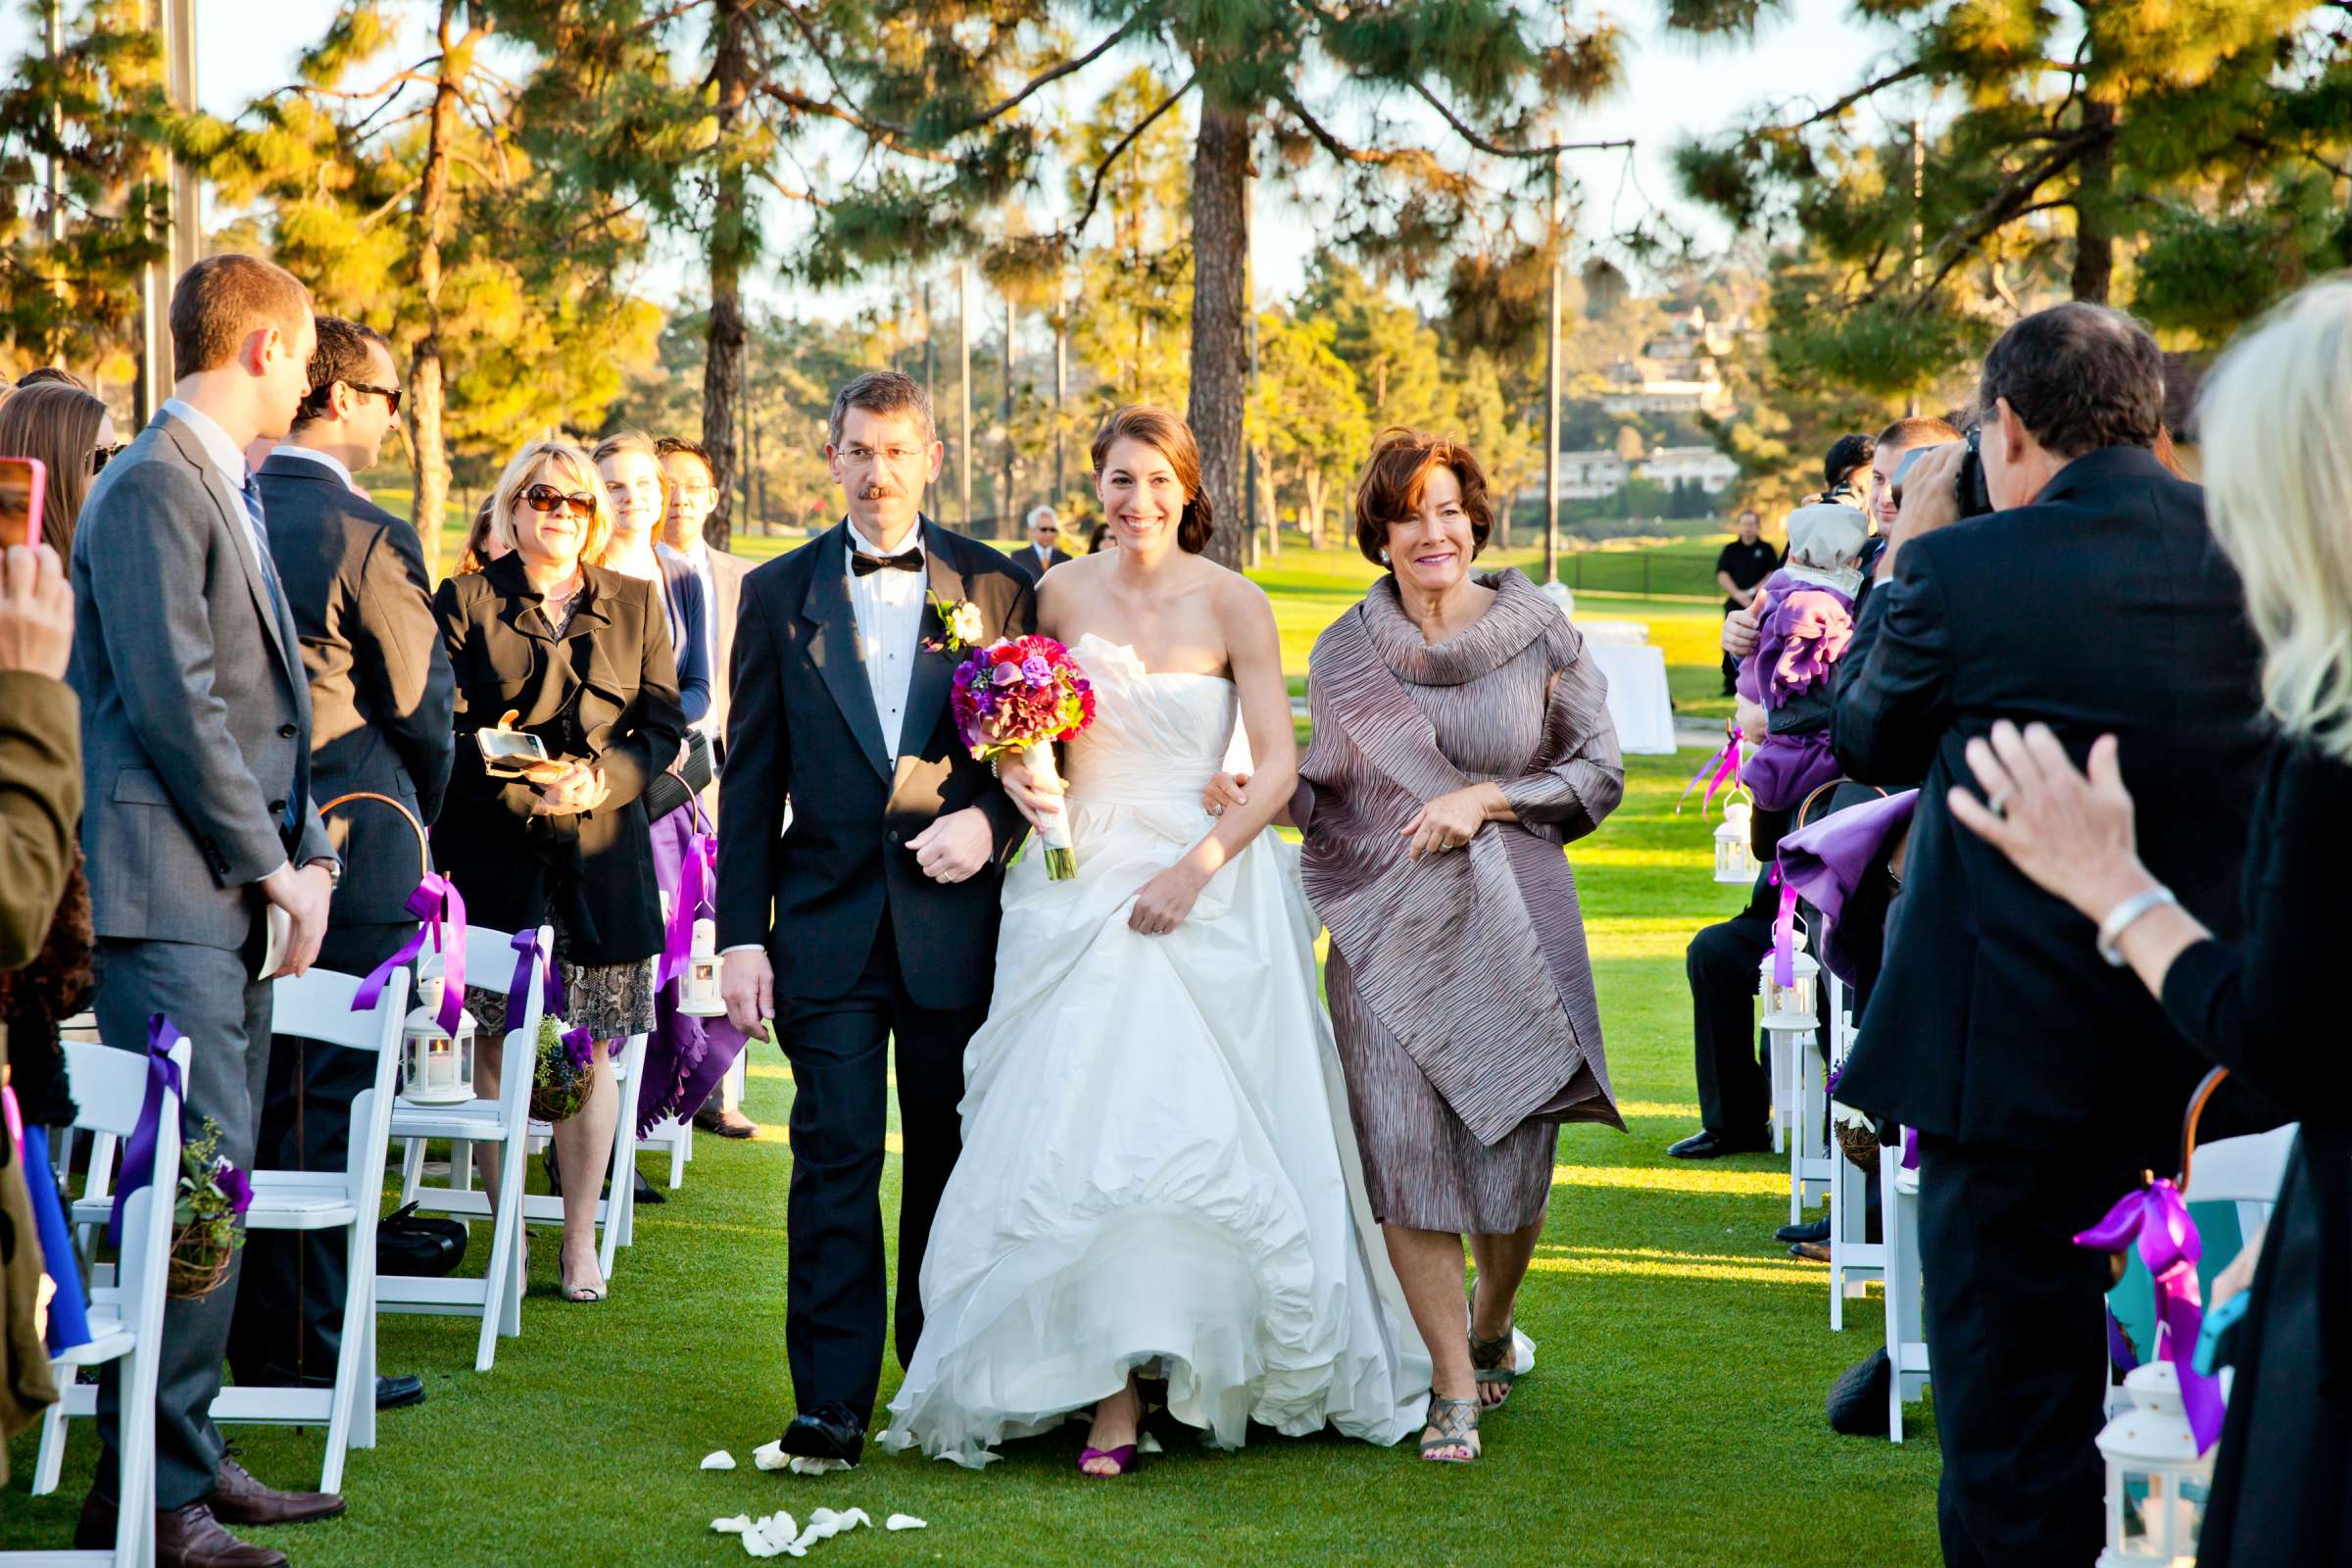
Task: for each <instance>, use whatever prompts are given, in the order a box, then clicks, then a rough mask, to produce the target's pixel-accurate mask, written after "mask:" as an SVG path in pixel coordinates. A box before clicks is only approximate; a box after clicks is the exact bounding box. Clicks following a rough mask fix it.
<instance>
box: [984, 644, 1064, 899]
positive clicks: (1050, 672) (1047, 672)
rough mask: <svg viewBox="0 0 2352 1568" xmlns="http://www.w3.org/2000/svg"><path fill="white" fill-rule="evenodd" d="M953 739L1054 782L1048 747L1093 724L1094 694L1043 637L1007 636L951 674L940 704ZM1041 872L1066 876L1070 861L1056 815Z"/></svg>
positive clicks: (1047, 836)
mask: <svg viewBox="0 0 2352 1568" xmlns="http://www.w3.org/2000/svg"><path fill="white" fill-rule="evenodd" d="M948 708H949V711H951V712H952V713H954V714H955V717H956V734H957V735H958V736H959V737H960V738H961V739H962V741H963V744H964V745H965V746H967V747H969V748H970V749H971V753H972V756H973V757H974V758H976V759H978V760H981V761H989V760H994V759H996V758H1000V757H1005V756H1008V755H1017V756H1019V757H1020V758H1021V759H1022V760H1023V761H1025V762H1026V763H1027V764H1028V765H1029V768H1030V770H1031V771H1032V772H1033V773H1035V774H1036V775H1037V776H1038V777H1039V778H1041V779H1051V778H1053V777H1054V753H1053V750H1052V743H1053V742H1054V741H1066V740H1069V739H1070V738H1071V737H1073V736H1075V735H1078V734H1080V733H1081V732H1083V731H1084V730H1085V728H1086V727H1087V725H1089V724H1091V723H1093V722H1094V721H1095V689H1094V686H1093V685H1092V684H1091V683H1090V682H1089V681H1088V680H1087V678H1086V676H1085V674H1084V673H1083V672H1082V671H1081V670H1080V669H1079V667H1078V662H1077V661H1076V660H1074V659H1072V658H1071V657H1070V651H1069V650H1068V649H1067V648H1064V647H1063V646H1062V645H1061V644H1059V643H1057V642H1055V641H1054V639H1053V638H1051V637H1035V636H1031V637H1007V638H1005V639H1004V640H1003V641H1001V642H996V643H991V644H990V645H989V646H988V647H986V648H976V649H974V650H973V651H972V653H971V655H970V657H969V658H967V659H965V660H964V662H962V663H961V664H958V665H957V666H956V677H955V685H954V688H953V690H952V691H951V692H950V693H949V697H948ZM1047 820H1048V823H1049V825H1048V826H1047V827H1046V828H1045V829H1044V831H1043V834H1042V836H1043V837H1044V839H1045V843H1046V869H1047V873H1048V874H1049V875H1051V876H1052V877H1053V878H1054V880H1055V881H1061V880H1063V879H1064V878H1067V877H1070V876H1074V875H1076V874H1077V870H1078V859H1077V857H1076V856H1075V855H1074V854H1073V853H1072V852H1071V849H1070V841H1069V828H1068V825H1067V824H1066V823H1065V822H1063V821H1062V820H1061V818H1060V816H1059V815H1058V814H1055V815H1054V816H1053V817H1050V818H1048V819H1047Z"/></svg>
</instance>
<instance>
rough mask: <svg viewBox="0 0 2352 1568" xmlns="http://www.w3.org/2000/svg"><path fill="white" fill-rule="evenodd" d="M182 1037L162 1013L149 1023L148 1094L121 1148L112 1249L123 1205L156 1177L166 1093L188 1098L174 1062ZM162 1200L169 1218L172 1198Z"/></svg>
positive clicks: (119, 1234) (110, 1222)
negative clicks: (175, 1045) (158, 1135)
mask: <svg viewBox="0 0 2352 1568" xmlns="http://www.w3.org/2000/svg"><path fill="white" fill-rule="evenodd" d="M179 1036H180V1028H179V1025H177V1024H175V1023H173V1022H172V1020H171V1019H169V1018H167V1017H165V1016H164V1015H163V1014H162V1013H160V1012H159V1013H154V1014H152V1015H150V1016H149V1018H148V1019H147V1094H146V1097H145V1098H144V1099H142V1100H141V1101H140V1102H139V1119H138V1120H137V1121H136V1122H134V1123H132V1125H131V1129H130V1141H129V1142H128V1143H126V1144H124V1145H123V1180H122V1181H121V1182H120V1183H118V1184H117V1185H116V1187H115V1206H114V1208H113V1209H112V1210H111V1211H110V1212H109V1213H108V1214H107V1216H106V1242H107V1245H108V1246H109V1247H120V1246H122V1245H123V1204H124V1203H125V1202H127V1201H129V1200H130V1195H131V1194H133V1193H135V1192H137V1191H138V1190H139V1189H140V1188H142V1187H144V1186H146V1185H147V1183H148V1179H149V1178H150V1177H151V1176H153V1175H154V1174H155V1137H156V1133H157V1132H158V1131H159V1130H160V1129H161V1128H162V1126H163V1121H164V1094H165V1092H166V1091H167V1090H169V1091H170V1092H171V1093H172V1095H174V1096H179V1097H184V1096H185V1095H186V1094H187V1086H186V1085H184V1084H182V1083H181V1082H180V1080H179V1063H178V1062H176V1061H173V1060H172V1042H173V1041H175V1040H177V1039H178V1038H179ZM159 1201H162V1202H163V1203H164V1204H165V1205H166V1217H167V1218H169V1215H170V1207H169V1205H170V1204H171V1203H172V1201H173V1195H172V1194H169V1193H167V1194H164V1195H162V1196H161V1198H160V1200H159Z"/></svg>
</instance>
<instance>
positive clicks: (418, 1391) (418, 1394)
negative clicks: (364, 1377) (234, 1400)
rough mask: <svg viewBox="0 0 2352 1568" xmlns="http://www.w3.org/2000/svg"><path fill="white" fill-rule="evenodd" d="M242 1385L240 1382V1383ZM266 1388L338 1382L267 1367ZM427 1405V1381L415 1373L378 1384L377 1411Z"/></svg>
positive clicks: (263, 1382)
mask: <svg viewBox="0 0 2352 1568" xmlns="http://www.w3.org/2000/svg"><path fill="white" fill-rule="evenodd" d="M240 1381H241V1380H240ZM257 1381H258V1382H259V1383H260V1384H261V1386H262V1387H264V1388H273V1389H331V1388H333V1387H334V1386H335V1380H334V1379H333V1378H331V1377H327V1376H324V1375H322V1374H319V1373H316V1372H314V1373H310V1374H307V1375H305V1376H300V1377H297V1376H296V1375H295V1373H294V1371H293V1369H292V1368H291V1367H282V1366H271V1367H264V1368H263V1369H262V1375H261V1377H260V1378H259V1379H258V1380H257ZM423 1402H424V1379H422V1378H420V1377H418V1376H417V1374H415V1373H414V1372H399V1373H394V1374H391V1375H390V1376H386V1377H379V1378H377V1379H376V1380H375V1407H376V1408H377V1409H378V1410H398V1409H400V1408H402V1407H403V1406H406V1405H412V1404H422V1403H423Z"/></svg>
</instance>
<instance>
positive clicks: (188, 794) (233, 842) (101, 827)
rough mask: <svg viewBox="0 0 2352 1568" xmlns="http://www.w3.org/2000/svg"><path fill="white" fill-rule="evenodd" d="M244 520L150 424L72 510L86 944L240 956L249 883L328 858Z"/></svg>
mask: <svg viewBox="0 0 2352 1568" xmlns="http://www.w3.org/2000/svg"><path fill="white" fill-rule="evenodd" d="M243 510H244V509H243V503H242V502H240V501H239V500H238V498H237V497H236V496H235V495H233V494H231V493H230V492H229V490H228V488H227V486H226V485H225V484H224V483H223V482H222V480H221V476H220V474H219V473H218V472H216V471H215V469H214V468H213V466H212V465H211V463H210V462H209V461H208V460H207V459H206V457H205V455H204V448H203V447H202V446H201V445H200V444H199V443H198V442H197V439H196V436H195V434H194V432H192V431H190V430H189V429H188V428H187V427H186V426H184V425H182V424H181V423H180V422H179V421H178V420H176V419H174V418H172V417H171V416H170V415H162V414H159V415H158V416H156V417H155V419H154V421H153V422H152V423H150V424H149V425H148V426H147V428H146V429H144V430H142V431H140V432H139V438H138V439H137V440H136V441H134V442H132V443H131V445H130V449H129V450H128V451H127V452H124V453H123V455H122V456H121V457H119V458H117V459H116V460H115V461H114V462H112V463H110V464H108V465H107V467H106V471H105V472H104V473H101V474H100V475H99V476H98V479H97V482H96V483H95V484H93V485H92V486H91V487H90V494H89V499H88V501H86V502H85V503H84V504H83V506H82V512H81V519H80V523H79V525H78V526H77V527H76V529H75V530H74V535H73V668H72V670H71V672H70V674H69V677H68V678H69V679H70V680H71V681H72V683H73V689H74V691H75V692H76V693H77V694H78V695H79V696H80V698H81V712H82V779H83V782H84V784H85V786H86V788H87V794H88V803H87V805H86V807H85V808H84V810H83V813H82V822H81V837H82V849H83V852H84V853H85V854H87V855H88V857H89V876H90V907H91V915H92V918H93V923H94V925H95V928H96V931H97V934H98V935H99V936H102V937H114V938H123V939H134V940H135V939H147V940H153V941H165V942H187V943H194V944H197V945H200V946H204V947H213V948H230V949H235V948H241V947H244V946H245V945H246V944H247V943H248V942H249V941H251V940H252V938H253V936H254V930H255V923H254V916H255V914H256V913H257V912H258V911H259V910H260V908H261V907H262V903H263V900H262V897H261V893H260V890H259V889H257V888H255V887H254V886H253V885H252V884H254V883H256V882H259V881H260V880H261V879H262V878H263V877H265V876H268V875H269V874H270V872H271V871H273V870H275V869H276V868H277V867H278V866H279V865H280V864H282V863H284V862H285V861H286V860H288V859H291V860H293V861H294V863H295V864H297V865H299V864H302V863H304V862H305V861H308V860H313V859H332V858H335V856H334V851H333V849H332V847H331V846H330V845H329V843H328V840H327V835H326V825H325V824H324V823H323V822H321V821H320V820H319V810H318V808H317V807H316V806H314V805H313V804H312V802H311V797H310V771H311V762H310V750H311V748H310V723H311V699H310V689H309V686H308V683H307V682H306V681H305V680H304V678H303V672H302V664H301V660H300V650H299V648H298V645H297V642H296V633H295V627H294V619H293V616H292V615H291V614H290V613H288V611H287V608H286V603H285V599H284V596H283V595H281V594H278V593H276V592H274V591H273V590H272V588H271V586H270V577H269V576H267V575H265V573H264V571H263V568H262V565H261V561H260V557H259V555H258V554H257V552H256V551H255V549H254V546H253V542H252V536H251V534H250V532H249V531H248V530H247V528H246V524H245V520H244V515H243Z"/></svg>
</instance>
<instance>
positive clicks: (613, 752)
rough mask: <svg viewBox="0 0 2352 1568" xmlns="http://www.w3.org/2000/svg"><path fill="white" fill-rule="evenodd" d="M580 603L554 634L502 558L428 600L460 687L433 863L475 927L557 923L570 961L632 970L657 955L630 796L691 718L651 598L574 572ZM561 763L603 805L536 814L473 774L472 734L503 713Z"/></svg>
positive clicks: (658, 926)
mask: <svg viewBox="0 0 2352 1568" xmlns="http://www.w3.org/2000/svg"><path fill="white" fill-rule="evenodd" d="M580 572H581V575H582V577H583V579H584V583H583V586H582V588H581V590H580V599H579V602H578V604H576V605H575V606H574V607H573V609H572V614H571V621H570V623H569V624H568V625H567V626H565V628H564V635H563V636H562V637H561V638H559V637H557V636H555V635H554V633H553V631H552V629H551V628H550V627H549V625H548V621H547V617H546V615H545V613H544V612H543V610H542V608H541V596H540V595H539V593H538V592H537V591H536V590H534V589H533V588H532V587H531V585H530V583H529V581H528V579H526V578H525V577H524V576H523V572H522V563H521V561H520V560H519V559H518V558H516V557H515V556H504V557H501V558H500V559H499V560H497V561H494V562H492V563H491V564H489V565H488V566H487V567H485V568H484V569H483V570H482V571H480V572H478V573H476V574H474V575H472V576H468V577H451V578H449V579H447V580H446V581H444V582H443V583H442V584H441V589H440V592H439V593H437V594H436V595H435V596H434V598H433V609H434V613H436V615H437V616H438V617H439V619H440V622H441V641H442V644H443V646H444V647H445V648H446V649H447V650H448V652H449V662H450V666H451V668H452V670H453V671H454V672H455V674H456V677H457V688H458V692H457V720H456V723H457V753H456V757H455V759H454V760H453V761H452V763H451V766H450V779H449V794H448V797H447V799H446V800H445V801H444V802H443V804H442V808H441V820H440V821H439V822H438V823H437V824H436V825H435V826H434V828H433V859H434V862H435V863H436V864H438V865H441V866H443V867H445V868H447V870H448V874H449V875H450V876H451V877H452V879H453V880H455V881H456V883H457V885H458V889H459V891H460V892H462V893H464V894H465V895H466V912H467V914H468V916H469V917H470V918H471V919H472V920H473V921H474V922H475V923H477V924H480V925H486V926H490V927H493V928H495V929H497V930H501V931H519V930H522V929H524V928H526V927H529V926H535V925H537V924H538V923H539V922H540V921H541V920H542V919H543V918H546V917H548V916H550V915H552V916H553V917H554V918H555V920H556V923H557V924H559V925H560V926H562V927H563V928H564V933H565V936H566V943H565V946H566V948H567V950H568V951H567V956H568V957H569V958H570V959H571V961H572V962H574V963H579V964H605V963H628V962H633V961H635V960H636V959H639V958H645V957H650V956H653V955H654V954H655V953H658V952H659V951H661V947H662V907H661V903H660V897H659V894H658V893H657V891H656V884H655V879H654V852H653V840H652V837H651V834H650V831H649V826H648V823H647V821H646V816H645V807H644V805H643V803H642V801H641V800H640V797H641V796H642V795H643V794H644V793H645V786H646V784H647V783H648V782H649V781H651V780H652V778H653V777H654V775H655V774H657V773H659V772H661V771H662V769H663V768H665V767H667V766H668V765H669V763H670V762H671V760H674V759H675V758H676V756H677V753H678V742H679V740H680V738H681V737H682V736H683V735H684V734H685V729H686V720H685V716H684V714H683V713H682V712H681V711H680V709H679V707H678V677H677V670H676V666H675V662H674V661H673V659H672V656H671V654H670V647H669V622H668V620H667V618H666V617H665V616H664V615H663V613H662V606H661V603H660V601H659V600H658V599H657V598H656V597H655V595H656V592H657V591H658V590H657V585H656V584H654V583H651V582H645V581H640V580H639V579H637V578H634V577H623V576H620V575H619V574H617V573H615V572H610V571H607V570H605V569H604V568H603V567H601V566H590V565H586V564H583V565H582V566H581V567H580ZM510 709H513V710H515V711H517V713H518V714H519V715H520V716H519V717H517V718H516V719H515V726H516V727H517V728H519V729H525V730H529V731H530V732H531V733H532V734H534V735H537V736H538V737H539V738H540V739H541V740H542V741H544V742H545V743H546V745H547V749H548V752H549V753H550V754H551V755H557V756H573V757H585V758H588V759H589V760H592V761H593V762H595V764H596V765H597V767H598V768H599V769H600V770H601V771H602V772H603V774H604V779H605V783H606V784H607V785H608V786H609V787H610V788H611V790H612V797H611V799H609V800H607V801H606V802H605V803H604V804H603V805H602V806H599V807H598V808H596V809H594V810H591V811H582V812H580V813H578V814H577V815H574V816H533V815H531V803H532V801H533V800H534V799H535V798H536V797H535V795H534V793H533V791H532V790H531V787H530V786H529V785H527V784H522V783H515V782H510V781H505V780H500V779H495V778H492V777H490V776H489V775H488V774H486V773H485V772H484V771H483V770H482V757H481V753H480V752H479V751H478V750H477V749H476V748H475V746H474V740H473V734H474V731H475V730H477V729H480V728H481V727H483V726H484V725H495V724H497V723H498V721H499V718H500V716H501V715H503V714H504V713H505V712H506V711H508V710H510Z"/></svg>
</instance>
